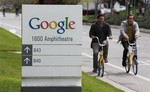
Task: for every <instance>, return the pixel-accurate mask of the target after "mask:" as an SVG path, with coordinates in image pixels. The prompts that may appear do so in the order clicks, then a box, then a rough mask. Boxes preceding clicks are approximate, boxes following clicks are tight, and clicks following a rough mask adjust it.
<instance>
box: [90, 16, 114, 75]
mask: <svg viewBox="0 0 150 92" xmlns="http://www.w3.org/2000/svg"><path fill="white" fill-rule="evenodd" d="M97 19H98V21H97V22H96V23H94V24H93V25H92V26H91V28H90V31H89V36H90V38H92V42H91V48H92V49H93V72H97V66H98V65H97V64H98V53H99V51H100V46H99V44H98V41H97V39H94V37H95V36H96V37H98V38H99V41H100V42H103V41H104V40H107V37H110V38H112V32H111V29H110V26H109V24H108V23H106V22H104V15H103V14H100V15H98V16H97ZM103 50H104V60H105V63H107V62H108V59H107V56H108V42H107V44H106V45H105V46H104V48H103Z"/></svg>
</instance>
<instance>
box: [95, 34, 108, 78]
mask: <svg viewBox="0 0 150 92" xmlns="http://www.w3.org/2000/svg"><path fill="white" fill-rule="evenodd" d="M94 38H96V39H97V41H98V44H99V46H100V47H101V50H100V52H99V55H98V56H99V59H98V68H97V69H98V76H100V77H103V76H104V57H103V53H104V52H103V47H104V46H105V45H106V44H107V41H106V40H104V41H103V42H102V43H100V41H99V38H98V37H94ZM94 38H93V39H94Z"/></svg>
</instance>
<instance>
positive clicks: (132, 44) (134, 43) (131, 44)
mask: <svg viewBox="0 0 150 92" xmlns="http://www.w3.org/2000/svg"><path fill="white" fill-rule="evenodd" d="M128 44H129V45H130V46H134V45H136V41H134V42H133V43H130V41H129V40H128Z"/></svg>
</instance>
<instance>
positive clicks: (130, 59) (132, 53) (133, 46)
mask: <svg viewBox="0 0 150 92" xmlns="http://www.w3.org/2000/svg"><path fill="white" fill-rule="evenodd" d="M128 44H129V46H131V47H132V50H131V52H130V50H129V52H128V53H129V61H130V65H132V64H133V57H134V55H136V54H135V50H136V49H135V45H136V43H135V42H134V43H130V42H129V41H128Z"/></svg>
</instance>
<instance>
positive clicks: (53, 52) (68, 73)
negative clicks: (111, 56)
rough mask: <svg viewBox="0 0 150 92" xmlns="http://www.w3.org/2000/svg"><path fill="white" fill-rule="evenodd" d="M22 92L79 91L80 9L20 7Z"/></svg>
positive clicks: (41, 6)
mask: <svg viewBox="0 0 150 92" xmlns="http://www.w3.org/2000/svg"><path fill="white" fill-rule="evenodd" d="M22 17H23V18H22V28H23V29H22V89H21V90H22V92H81V88H82V87H81V77H82V72H81V71H82V67H81V64H82V60H81V50H82V6H81V5H23V6H22Z"/></svg>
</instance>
